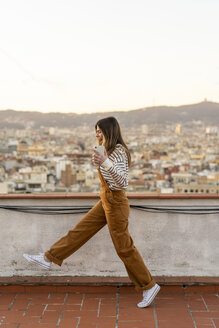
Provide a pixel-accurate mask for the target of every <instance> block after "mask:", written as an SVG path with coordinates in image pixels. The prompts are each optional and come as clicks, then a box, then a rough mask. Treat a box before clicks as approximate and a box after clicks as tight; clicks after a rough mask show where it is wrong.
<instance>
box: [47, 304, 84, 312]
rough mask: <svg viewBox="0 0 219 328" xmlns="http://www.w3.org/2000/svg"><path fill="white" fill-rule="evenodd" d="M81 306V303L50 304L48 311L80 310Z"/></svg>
mask: <svg viewBox="0 0 219 328" xmlns="http://www.w3.org/2000/svg"><path fill="white" fill-rule="evenodd" d="M80 307H81V306H80V304H49V305H48V306H47V308H46V311H75V310H78V311H79V310H80Z"/></svg>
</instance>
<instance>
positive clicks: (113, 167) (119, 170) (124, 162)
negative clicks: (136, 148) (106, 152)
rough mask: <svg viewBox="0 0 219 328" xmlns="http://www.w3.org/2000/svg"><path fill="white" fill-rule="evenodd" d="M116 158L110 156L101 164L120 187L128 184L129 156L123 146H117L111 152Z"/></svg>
mask: <svg viewBox="0 0 219 328" xmlns="http://www.w3.org/2000/svg"><path fill="white" fill-rule="evenodd" d="M111 155H112V156H111V157H113V158H114V160H111V159H109V158H107V159H105V161H104V162H102V164H101V166H102V167H103V168H104V170H106V171H107V172H108V174H110V176H111V178H112V179H113V180H114V181H115V183H116V184H117V185H118V186H119V187H122V188H123V187H127V185H128V158H127V155H126V152H125V151H124V150H123V148H122V147H117V148H116V149H115V150H114V151H113V153H112V154H111Z"/></svg>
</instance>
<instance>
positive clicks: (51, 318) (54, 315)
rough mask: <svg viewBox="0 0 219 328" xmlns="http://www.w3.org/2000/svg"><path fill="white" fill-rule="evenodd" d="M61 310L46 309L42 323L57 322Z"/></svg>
mask: <svg viewBox="0 0 219 328" xmlns="http://www.w3.org/2000/svg"><path fill="white" fill-rule="evenodd" d="M60 315H61V311H45V312H44V315H43V317H42V320H41V321H40V323H54V324H55V323H57V322H58V319H59V317H60Z"/></svg>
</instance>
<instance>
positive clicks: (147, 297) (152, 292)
mask: <svg viewBox="0 0 219 328" xmlns="http://www.w3.org/2000/svg"><path fill="white" fill-rule="evenodd" d="M159 290H160V286H159V285H158V284H156V285H154V286H153V287H152V288H151V289H147V290H143V300H142V301H141V302H140V303H138V304H137V306H138V307H139V308H144V307H147V306H149V305H150V304H151V303H152V302H153V300H154V298H155V296H156V295H157V293H158V292H159Z"/></svg>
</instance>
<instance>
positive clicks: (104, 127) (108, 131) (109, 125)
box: [95, 116, 131, 166]
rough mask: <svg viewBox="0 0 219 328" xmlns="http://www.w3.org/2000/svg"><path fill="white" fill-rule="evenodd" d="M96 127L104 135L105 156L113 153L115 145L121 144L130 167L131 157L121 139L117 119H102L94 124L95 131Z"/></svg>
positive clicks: (110, 117)
mask: <svg viewBox="0 0 219 328" xmlns="http://www.w3.org/2000/svg"><path fill="white" fill-rule="evenodd" d="M97 127H99V128H100V130H101V131H102V133H103V135H104V138H105V144H104V146H105V148H106V151H107V154H108V155H110V154H111V153H112V152H113V151H114V149H115V147H116V145H117V144H121V145H122V146H123V147H124V150H125V152H126V155H127V157H128V164H129V166H130V165H131V155H130V152H129V150H128V147H127V146H126V144H125V142H124V140H123V138H122V134H121V129H120V126H119V123H118V121H117V119H116V118H115V117H113V116H109V117H106V118H103V119H101V120H99V121H98V122H97V123H96V124H95V129H96V130H97Z"/></svg>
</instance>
